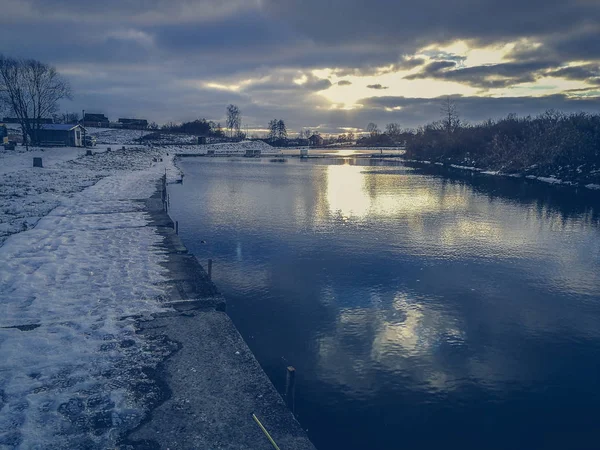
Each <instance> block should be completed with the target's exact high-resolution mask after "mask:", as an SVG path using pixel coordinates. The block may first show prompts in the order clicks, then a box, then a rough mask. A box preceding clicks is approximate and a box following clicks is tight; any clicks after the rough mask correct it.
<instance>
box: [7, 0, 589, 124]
mask: <svg viewBox="0 0 600 450" xmlns="http://www.w3.org/2000/svg"><path fill="white" fill-rule="evenodd" d="M0 52H2V53H4V54H5V55H8V56H16V57H33V58H37V59H40V60H42V61H44V62H48V63H51V64H53V65H55V66H56V67H57V68H58V69H59V70H60V71H61V72H62V73H63V74H64V75H65V76H67V77H68V79H69V80H70V81H71V84H72V85H73V88H74V91H75V98H74V100H73V101H71V102H68V103H65V104H64V105H63V109H65V110H69V111H80V110H81V109H86V110H87V111H90V112H102V113H105V114H107V115H108V116H109V117H110V118H111V120H116V119H117V118H118V117H124V116H138V117H144V118H148V119H150V120H154V121H156V122H158V123H164V122H167V121H175V122H177V121H182V120H191V119H195V118H199V117H205V118H207V119H212V120H215V121H221V122H224V116H225V106H226V105H227V104H228V103H235V104H237V105H238V106H239V107H240V109H241V111H242V115H243V121H244V128H245V127H246V126H248V127H249V128H250V129H258V128H265V126H266V124H267V123H268V121H269V120H270V119H272V118H283V119H284V120H285V121H286V123H287V124H288V127H289V128H292V129H294V130H298V129H300V128H301V127H309V128H311V129H317V128H318V129H320V130H321V131H322V132H324V133H327V132H339V131H343V130H344V129H347V128H355V129H364V128H366V125H367V123H368V122H370V121H373V122H376V123H378V124H379V125H380V127H384V126H385V124H386V123H389V122H399V123H400V124H401V125H402V126H404V127H413V126H417V125H419V124H423V123H426V122H429V121H432V120H436V119H438V118H439V109H440V97H443V96H447V95H452V96H455V98H456V103H457V105H458V108H459V111H460V114H461V116H462V117H463V118H464V119H467V120H469V121H479V120H483V119H485V118H488V117H498V116H502V115H506V114H508V113H510V112H515V113H518V114H520V115H521V114H522V115H526V114H535V113H538V112H542V111H543V110H545V109H548V108H558V109H561V110H565V111H580V110H584V111H599V110H600V1H599V0H568V1H559V2H551V1H548V0H503V1H500V0H452V1H448V0H420V1H399V0H370V1H368V2H367V1H364V0H302V1H300V0H228V1H223V0H104V1H102V2H89V1H86V0H84V1H81V0H80V1H77V2H75V1H71V0H0Z"/></svg>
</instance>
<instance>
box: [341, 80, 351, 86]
mask: <svg viewBox="0 0 600 450" xmlns="http://www.w3.org/2000/svg"><path fill="white" fill-rule="evenodd" d="M351 84H352V82H351V81H348V80H341V81H338V86H350V85H351Z"/></svg>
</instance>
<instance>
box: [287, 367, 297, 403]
mask: <svg viewBox="0 0 600 450" xmlns="http://www.w3.org/2000/svg"><path fill="white" fill-rule="evenodd" d="M285 402H286V403H287V406H288V408H290V409H291V410H292V413H295V411H294V410H295V409H296V369H295V368H294V367H293V366H288V367H287V372H286V376H285Z"/></svg>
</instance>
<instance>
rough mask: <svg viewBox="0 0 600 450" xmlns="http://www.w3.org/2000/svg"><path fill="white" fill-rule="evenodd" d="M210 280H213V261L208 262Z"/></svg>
mask: <svg viewBox="0 0 600 450" xmlns="http://www.w3.org/2000/svg"><path fill="white" fill-rule="evenodd" d="M208 279H209V280H212V259H209V260H208Z"/></svg>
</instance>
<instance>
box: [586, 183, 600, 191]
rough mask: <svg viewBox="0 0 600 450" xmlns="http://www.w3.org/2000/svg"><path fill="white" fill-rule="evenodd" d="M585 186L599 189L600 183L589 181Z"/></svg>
mask: <svg viewBox="0 0 600 450" xmlns="http://www.w3.org/2000/svg"><path fill="white" fill-rule="evenodd" d="M585 187H586V188H588V189H593V190H600V184H594V183H590V184H586V185H585Z"/></svg>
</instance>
